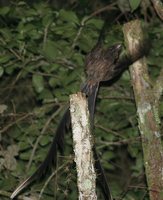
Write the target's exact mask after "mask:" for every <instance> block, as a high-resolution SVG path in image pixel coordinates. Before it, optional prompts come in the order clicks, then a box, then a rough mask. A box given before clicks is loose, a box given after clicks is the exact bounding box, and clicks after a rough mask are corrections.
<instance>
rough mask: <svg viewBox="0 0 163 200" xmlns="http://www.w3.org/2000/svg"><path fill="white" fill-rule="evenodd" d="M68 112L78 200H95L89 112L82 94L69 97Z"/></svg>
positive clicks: (94, 175)
mask: <svg viewBox="0 0 163 200" xmlns="http://www.w3.org/2000/svg"><path fill="white" fill-rule="evenodd" d="M70 112H71V121H72V132H73V143H74V152H75V162H76V168H77V178H78V183H77V184H78V190H79V200H97V196H96V192H95V189H96V183H95V182H96V174H95V169H94V160H93V152H92V147H93V144H92V142H93V141H92V135H91V131H90V122H89V112H88V105H87V101H86V97H85V96H83V95H82V93H77V94H74V95H71V96H70Z"/></svg>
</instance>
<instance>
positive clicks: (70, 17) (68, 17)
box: [59, 10, 79, 24]
mask: <svg viewBox="0 0 163 200" xmlns="http://www.w3.org/2000/svg"><path fill="white" fill-rule="evenodd" d="M59 17H60V19H61V20H63V21H66V22H70V23H72V22H73V23H76V24H79V19H78V17H77V16H76V14H75V13H74V12H72V11H66V10H61V11H60V13H59Z"/></svg>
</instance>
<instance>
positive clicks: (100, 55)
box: [11, 35, 143, 200]
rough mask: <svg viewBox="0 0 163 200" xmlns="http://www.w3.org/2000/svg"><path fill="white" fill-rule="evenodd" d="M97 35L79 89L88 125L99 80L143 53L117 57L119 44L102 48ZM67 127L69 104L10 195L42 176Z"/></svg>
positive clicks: (100, 172) (103, 185)
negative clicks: (37, 161) (41, 155)
mask: <svg viewBox="0 0 163 200" xmlns="http://www.w3.org/2000/svg"><path fill="white" fill-rule="evenodd" d="M99 38H100V39H99V40H98V42H97V45H95V47H94V48H93V49H92V50H91V51H90V52H89V53H88V55H87V56H86V62H85V66H86V74H87V80H86V82H85V84H84V85H83V87H82V88H81V92H83V93H85V94H86V95H87V97H88V107H89V111H90V118H91V124H92V125H93V118H94V110H95V101H96V96H97V92H98V89H99V83H101V82H104V81H111V80H113V79H114V78H116V77H117V76H119V75H120V74H121V73H122V72H123V70H125V69H126V68H127V67H128V66H129V65H130V64H132V63H133V62H134V61H136V60H137V59H139V58H140V57H142V56H143V54H142V52H141V53H140V55H137V56H134V59H133V58H131V57H130V56H128V55H125V56H123V57H122V58H121V57H120V53H121V50H122V45H121V44H115V45H113V46H111V47H109V48H107V49H104V48H103V47H102V42H101V35H100V37H99ZM70 127H71V123H70V111H69V108H67V109H66V111H65V113H64V115H63V117H62V119H61V121H60V123H59V125H58V128H57V130H56V133H55V136H54V139H53V142H52V144H51V147H50V149H49V152H48V153H47V156H46V158H45V159H44V161H43V162H42V163H41V165H40V166H39V167H38V168H37V169H36V171H35V172H34V174H33V175H32V176H30V177H29V178H27V179H26V180H25V181H24V182H23V183H21V184H20V186H18V187H17V189H16V190H15V191H14V192H13V193H12V195H11V199H13V198H15V197H16V196H17V195H18V194H19V193H20V192H21V191H22V190H23V189H24V188H26V187H27V186H28V185H30V184H31V183H32V182H34V181H36V180H38V179H39V178H40V177H42V176H43V175H44V174H45V173H46V171H47V169H48V168H49V167H50V166H51V165H52V164H54V165H55V164H56V157H57V149H60V150H61V152H62V151H63V145H64V135H65V133H66V131H67V130H68V129H70ZM93 151H94V158H95V167H96V170H97V174H98V177H97V178H98V180H99V183H100V184H101V188H102V190H103V194H104V198H105V200H111V199H112V197H111V194H110V190H109V187H108V184H107V179H106V177H105V174H104V172H103V169H102V166H101V164H100V161H99V158H98V154H97V152H96V149H95V147H94V148H93Z"/></svg>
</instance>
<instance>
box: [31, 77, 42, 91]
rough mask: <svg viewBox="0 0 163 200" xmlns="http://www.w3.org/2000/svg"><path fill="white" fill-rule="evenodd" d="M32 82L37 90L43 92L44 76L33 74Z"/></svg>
mask: <svg viewBox="0 0 163 200" xmlns="http://www.w3.org/2000/svg"><path fill="white" fill-rule="evenodd" d="M32 83H33V86H34V88H35V90H36V92H38V93H41V92H42V91H43V89H44V78H43V76H41V75H36V74H34V75H33V76H32Z"/></svg>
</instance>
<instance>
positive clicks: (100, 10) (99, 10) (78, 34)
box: [71, 3, 117, 48]
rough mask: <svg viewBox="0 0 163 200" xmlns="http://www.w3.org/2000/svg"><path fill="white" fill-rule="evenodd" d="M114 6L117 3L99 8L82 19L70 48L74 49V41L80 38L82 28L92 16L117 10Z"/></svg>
mask: <svg viewBox="0 0 163 200" xmlns="http://www.w3.org/2000/svg"><path fill="white" fill-rule="evenodd" d="M115 5H117V3H112V4H109V5H107V6H105V7H103V8H100V9H98V10H96V11H95V12H93V13H92V14H90V15H89V16H87V17H84V18H83V19H82V21H81V25H80V28H79V31H78V32H77V35H76V37H75V39H74V41H73V43H72V46H71V48H74V47H75V45H76V41H77V40H78V38H79V37H80V35H81V32H82V30H83V28H84V25H85V23H86V22H87V21H88V20H89V19H91V18H92V17H94V16H96V15H98V14H100V13H102V12H104V11H106V10H117V8H115Z"/></svg>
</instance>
